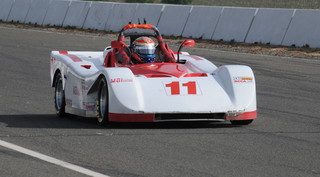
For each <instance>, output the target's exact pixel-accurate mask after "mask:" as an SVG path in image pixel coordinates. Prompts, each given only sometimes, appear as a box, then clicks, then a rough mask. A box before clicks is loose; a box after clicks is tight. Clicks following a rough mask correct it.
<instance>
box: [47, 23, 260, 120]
mask: <svg viewBox="0 0 320 177" xmlns="http://www.w3.org/2000/svg"><path fill="white" fill-rule="evenodd" d="M141 38H144V39H151V40H149V41H147V42H146V44H145V46H143V47H144V48H139V50H138V46H137V45H136V43H135V42H136V41H137V40H141ZM152 39H154V40H155V41H156V42H154V43H155V48H154V50H152V48H151V47H150V46H148V45H149V43H153V40H152ZM150 41H151V42H150ZM138 42H139V41H138ZM141 42H143V41H140V43H141ZM126 43H128V44H126ZM194 44H195V43H194V41H193V40H185V41H184V42H183V43H182V45H181V46H180V48H179V50H178V51H177V52H173V51H172V50H171V49H170V48H169V47H168V44H167V43H164V41H163V39H162V37H161V35H160V33H159V31H158V29H157V28H156V27H155V26H153V25H148V24H128V25H126V26H125V27H124V28H123V29H122V30H121V32H120V34H119V37H118V39H117V40H116V41H112V42H111V46H110V47H107V48H106V49H105V50H104V51H101V52H80V51H52V52H51V57H50V74H51V85H52V87H54V88H55V92H54V104H55V109H56V112H57V115H58V116H60V117H63V116H67V115H68V114H75V115H79V116H85V117H97V118H98V121H99V122H100V123H101V124H102V125H106V124H107V123H108V122H109V121H115V122H157V121H186V120H187V121H214V120H230V121H231V123H232V124H235V125H247V124H250V123H251V122H252V121H253V120H254V119H256V118H257V104H256V86H255V78H254V74H253V72H252V70H251V68H250V67H248V66H243V65H224V66H220V67H217V66H216V65H214V64H213V63H212V62H210V61H208V60H207V59H205V58H203V57H200V56H195V55H190V54H189V53H187V52H181V49H182V48H183V47H193V46H194ZM135 47H137V48H135ZM140 49H141V50H140ZM138 51H145V54H148V56H149V58H150V57H151V58H152V60H148V61H144V60H142V58H137V56H138V57H139V56H140V55H136V52H138ZM148 52H154V53H153V54H150V53H148Z"/></svg>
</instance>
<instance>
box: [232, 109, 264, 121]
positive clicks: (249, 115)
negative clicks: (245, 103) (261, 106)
mask: <svg viewBox="0 0 320 177" xmlns="http://www.w3.org/2000/svg"><path fill="white" fill-rule="evenodd" d="M257 116H258V113H257V111H251V112H244V113H242V114H240V115H238V116H226V119H227V120H252V119H256V118H257Z"/></svg>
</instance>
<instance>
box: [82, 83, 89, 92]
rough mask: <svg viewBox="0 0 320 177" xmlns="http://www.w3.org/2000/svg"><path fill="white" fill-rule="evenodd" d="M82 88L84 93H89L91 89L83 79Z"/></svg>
mask: <svg viewBox="0 0 320 177" xmlns="http://www.w3.org/2000/svg"><path fill="white" fill-rule="evenodd" d="M81 89H82V92H83V93H87V92H88V91H89V86H86V82H85V81H81Z"/></svg>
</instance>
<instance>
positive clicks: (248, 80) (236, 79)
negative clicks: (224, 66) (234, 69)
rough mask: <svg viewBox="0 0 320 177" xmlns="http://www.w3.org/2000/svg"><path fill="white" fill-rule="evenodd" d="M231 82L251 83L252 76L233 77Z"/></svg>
mask: <svg viewBox="0 0 320 177" xmlns="http://www.w3.org/2000/svg"><path fill="white" fill-rule="evenodd" d="M233 82H235V83H252V82H253V77H239V76H238V77H233Z"/></svg>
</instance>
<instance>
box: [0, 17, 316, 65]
mask: <svg viewBox="0 0 320 177" xmlns="http://www.w3.org/2000/svg"><path fill="white" fill-rule="evenodd" d="M0 26H2V27H12V28H26V29H36V30H44V31H52V32H63V33H77V34H90V35H99V36H110V37H113V36H114V38H116V37H117V35H118V34H117V33H109V32H105V31H97V30H82V29H73V28H60V27H48V26H45V27H43V26H37V25H29V24H17V23H4V22H0ZM164 39H165V40H166V41H167V42H169V43H175V44H180V43H181V42H182V41H183V40H184V38H181V37H166V36H165V37H164ZM195 41H196V46H197V47H199V48H211V49H216V50H222V51H233V52H240V53H251V54H258V55H272V56H282V57H295V58H309V59H317V60H318V59H319V60H320V48H309V47H308V46H305V47H295V46H276V45H269V44H258V43H255V44H247V43H240V42H234V41H214V40H203V39H195Z"/></svg>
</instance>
